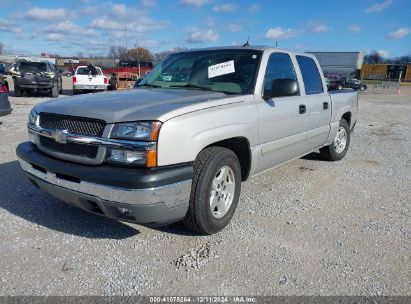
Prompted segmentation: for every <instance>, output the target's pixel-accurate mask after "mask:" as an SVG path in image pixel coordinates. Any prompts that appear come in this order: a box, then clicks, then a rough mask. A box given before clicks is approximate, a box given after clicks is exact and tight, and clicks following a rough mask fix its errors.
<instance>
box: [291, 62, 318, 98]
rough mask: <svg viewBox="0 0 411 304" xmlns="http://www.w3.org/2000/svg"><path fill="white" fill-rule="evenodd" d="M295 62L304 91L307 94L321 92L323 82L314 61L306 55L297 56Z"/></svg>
mask: <svg viewBox="0 0 411 304" xmlns="http://www.w3.org/2000/svg"><path fill="white" fill-rule="evenodd" d="M297 62H298V65H299V66H300V70H301V74H302V75H303V80H304V87H305V93H306V94H307V95H312V94H320V93H323V92H324V88H323V83H322V80H321V76H320V72H319V71H318V67H317V65H316V64H315V61H314V60H313V59H311V58H310V57H307V56H297Z"/></svg>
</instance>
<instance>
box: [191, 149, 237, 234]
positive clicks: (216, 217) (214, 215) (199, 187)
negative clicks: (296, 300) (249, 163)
mask: <svg viewBox="0 0 411 304" xmlns="http://www.w3.org/2000/svg"><path fill="white" fill-rule="evenodd" d="M240 191H241V167H240V163H239V161H238V159H237V156H236V155H235V154H234V152H233V151H231V150H229V149H226V148H222V147H210V148H206V149H204V150H203V151H201V152H200V154H199V155H198V156H197V158H196V160H195V161H194V177H193V183H192V186H191V195H190V204H189V207H188V211H187V214H186V217H185V218H184V223H185V224H186V226H188V227H189V228H190V229H192V230H194V231H196V232H198V233H201V234H213V233H216V232H218V231H220V230H222V229H223V228H224V227H225V226H227V225H228V223H229V222H230V221H231V218H232V217H233V215H234V212H235V210H236V208H237V204H238V200H239V198H240Z"/></svg>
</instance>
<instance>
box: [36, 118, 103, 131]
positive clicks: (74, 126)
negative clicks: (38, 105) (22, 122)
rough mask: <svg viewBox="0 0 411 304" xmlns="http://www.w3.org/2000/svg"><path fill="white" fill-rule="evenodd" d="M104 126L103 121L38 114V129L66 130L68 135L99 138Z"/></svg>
mask: <svg viewBox="0 0 411 304" xmlns="http://www.w3.org/2000/svg"><path fill="white" fill-rule="evenodd" d="M105 126H106V123H105V121H103V120H97V119H90V118H84V117H73V116H67V115H58V114H50V113H41V114H40V127H42V128H45V129H50V130H68V132H69V133H75V134H81V135H89V136H98V137H101V135H103V131H104V128H105Z"/></svg>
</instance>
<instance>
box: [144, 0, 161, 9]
mask: <svg viewBox="0 0 411 304" xmlns="http://www.w3.org/2000/svg"><path fill="white" fill-rule="evenodd" d="M141 3H142V4H143V5H144V6H147V7H153V6H157V1H156V0H141Z"/></svg>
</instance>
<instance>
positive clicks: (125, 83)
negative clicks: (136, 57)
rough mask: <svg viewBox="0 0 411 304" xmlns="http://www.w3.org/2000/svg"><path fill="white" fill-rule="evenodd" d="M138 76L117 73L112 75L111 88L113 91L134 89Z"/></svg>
mask: <svg viewBox="0 0 411 304" xmlns="http://www.w3.org/2000/svg"><path fill="white" fill-rule="evenodd" d="M136 79H137V74H135V73H130V72H117V73H113V74H111V78H110V81H109V87H110V89H112V90H129V89H132V88H134V84H135V82H136Z"/></svg>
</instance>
